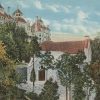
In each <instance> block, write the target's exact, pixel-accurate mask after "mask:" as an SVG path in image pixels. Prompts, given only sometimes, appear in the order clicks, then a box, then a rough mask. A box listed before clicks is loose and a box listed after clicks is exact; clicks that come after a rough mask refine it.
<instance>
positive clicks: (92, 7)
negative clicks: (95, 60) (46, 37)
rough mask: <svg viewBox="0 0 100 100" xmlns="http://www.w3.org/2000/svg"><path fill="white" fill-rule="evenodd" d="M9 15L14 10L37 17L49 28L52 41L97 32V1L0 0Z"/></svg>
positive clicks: (99, 26) (99, 16) (99, 18)
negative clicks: (8, 9) (8, 8)
mask: <svg viewBox="0 0 100 100" xmlns="http://www.w3.org/2000/svg"><path fill="white" fill-rule="evenodd" d="M0 2H1V4H2V5H3V6H4V8H5V10H6V11H7V7H8V6H9V7H10V11H9V13H13V12H14V11H15V10H16V8H17V7H18V8H19V9H21V11H22V12H23V14H24V17H26V18H28V19H29V20H31V21H33V20H34V19H35V17H36V16H40V17H41V18H42V19H43V21H44V22H45V24H47V25H49V26H50V29H51V34H52V39H53V40H55V41H66V40H68V39H73V40H74V39H80V38H81V37H83V36H85V35H89V36H90V37H94V36H95V35H96V33H98V32H100V0H0Z"/></svg>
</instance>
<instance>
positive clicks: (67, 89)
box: [66, 86, 68, 100]
mask: <svg viewBox="0 0 100 100" xmlns="http://www.w3.org/2000/svg"><path fill="white" fill-rule="evenodd" d="M66 100H68V88H67V86H66Z"/></svg>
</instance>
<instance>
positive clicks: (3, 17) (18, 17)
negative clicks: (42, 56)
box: [0, 4, 50, 43]
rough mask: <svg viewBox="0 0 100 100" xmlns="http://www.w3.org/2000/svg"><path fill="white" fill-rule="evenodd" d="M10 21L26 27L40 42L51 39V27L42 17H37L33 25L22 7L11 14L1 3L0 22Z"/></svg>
mask: <svg viewBox="0 0 100 100" xmlns="http://www.w3.org/2000/svg"><path fill="white" fill-rule="evenodd" d="M9 22H11V23H13V22H14V23H16V25H17V26H19V27H22V28H24V29H25V31H26V33H27V34H28V36H29V37H32V36H36V37H37V38H38V42H39V43H42V42H44V41H49V40H50V29H49V27H48V26H47V25H45V24H44V22H43V20H42V19H41V18H39V17H36V19H35V22H33V24H32V25H31V24H30V22H29V21H28V20H27V18H25V17H24V16H23V13H22V11H21V10H20V9H16V10H15V11H14V12H13V14H12V15H10V14H8V13H7V12H6V11H5V9H4V7H3V6H2V5H1V4H0V24H4V23H9Z"/></svg>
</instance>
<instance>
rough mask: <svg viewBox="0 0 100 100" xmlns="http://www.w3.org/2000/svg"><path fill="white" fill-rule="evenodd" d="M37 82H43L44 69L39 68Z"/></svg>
mask: <svg viewBox="0 0 100 100" xmlns="http://www.w3.org/2000/svg"><path fill="white" fill-rule="evenodd" d="M39 81H45V69H44V68H43V66H41V69H40V70H39Z"/></svg>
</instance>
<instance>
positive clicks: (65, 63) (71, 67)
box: [56, 52, 86, 100]
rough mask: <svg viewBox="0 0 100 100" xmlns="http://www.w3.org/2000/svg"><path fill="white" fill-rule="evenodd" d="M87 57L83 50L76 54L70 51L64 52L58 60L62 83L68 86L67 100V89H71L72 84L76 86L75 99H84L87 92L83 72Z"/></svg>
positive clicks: (57, 67)
mask: <svg viewBox="0 0 100 100" xmlns="http://www.w3.org/2000/svg"><path fill="white" fill-rule="evenodd" d="M85 59H86V57H85V55H84V53H83V52H78V53H77V54H76V55H70V54H68V53H65V54H62V55H61V56H60V58H59V59H58V60H57V61H56V69H57V70H58V75H59V78H60V81H61V84H62V85H63V86H65V87H66V100H67V91H68V90H69V91H71V86H72V85H73V86H74V90H73V97H74V99H75V100H79V99H80V100H83V98H85V92H84V90H83V86H84V81H85V80H84V77H83V73H82V71H81V70H82V64H83V61H84V60H85Z"/></svg>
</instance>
